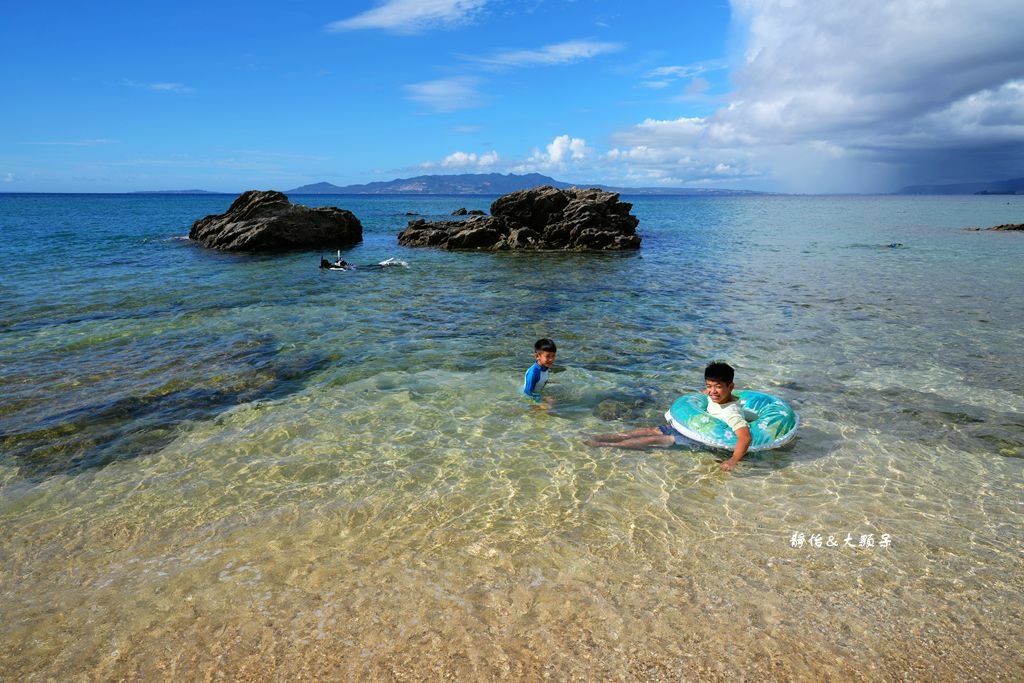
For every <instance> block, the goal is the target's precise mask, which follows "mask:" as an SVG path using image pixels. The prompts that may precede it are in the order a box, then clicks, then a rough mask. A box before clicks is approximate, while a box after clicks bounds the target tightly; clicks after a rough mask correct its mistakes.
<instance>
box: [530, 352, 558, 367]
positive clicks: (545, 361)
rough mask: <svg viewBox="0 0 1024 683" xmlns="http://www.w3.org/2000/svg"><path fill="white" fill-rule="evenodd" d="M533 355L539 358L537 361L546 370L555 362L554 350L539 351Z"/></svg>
mask: <svg viewBox="0 0 1024 683" xmlns="http://www.w3.org/2000/svg"><path fill="white" fill-rule="evenodd" d="M533 357H534V358H536V359H537V363H538V364H539V365H540V366H541V367H542V368H544V369H545V370H550V369H551V366H552V365H554V364H555V352H554V351H537V352H535V353H534V354H533Z"/></svg>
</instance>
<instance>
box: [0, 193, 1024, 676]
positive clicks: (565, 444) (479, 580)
mask: <svg viewBox="0 0 1024 683" xmlns="http://www.w3.org/2000/svg"><path fill="white" fill-rule="evenodd" d="M232 199H233V197H228V196H147V195H0V238H2V239H0V266H2V268H0V310H2V311H3V316H2V320H0V387H2V402H0V614H2V618H0V664H2V669H0V670H3V671H4V672H5V673H4V675H9V676H11V679H12V680H48V679H50V678H54V679H65V680H66V679H77V678H88V679H92V678H95V679H124V678H140V679H144V680H152V679H167V680H169V679H197V678H204V677H211V676H214V675H216V674H217V673H220V674H221V675H225V676H227V677H228V678H251V679H256V680H280V679H282V678H299V677H304V676H321V677H357V678H385V679H389V678H395V679H397V678H413V679H427V678H436V677H439V676H448V677H452V678H457V679H461V680H472V679H495V678H501V677H515V678H520V679H540V678H544V677H551V678H555V679H569V678H589V679H616V680H617V679H628V680H632V679H658V678H662V679H668V680H674V679H682V680H692V679H694V678H700V679H720V680H736V679H738V678H747V679H750V680H773V679H774V680H788V679H793V678H802V679H823V678H827V677H832V678H834V679H837V680H878V679H883V680H885V679H888V680H950V679H963V678H970V677H978V678H982V679H986V680H999V679H1006V680H1011V679H1013V678H1015V677H1016V676H1018V675H1019V672H1020V671H1021V667H1022V666H1024V654H1022V652H1021V649H1020V648H1021V646H1020V643H1021V642H1024V640H1022V636H1024V627H1022V626H1024V622H1022V617H1021V616H1020V615H1021V612H1022V610H1021V595H1022V590H1024V572H1022V570H1021V553H1022V546H1024V538H1022V536H1024V535H1022V533H1021V531H1020V528H1021V525H1020V515H1021V513H1022V512H1024V503H1022V500H1024V466H1022V463H1024V458H1022V455H1024V452H1022V451H1024V417H1022V414H1024V388H1022V387H1024V364H1022V363H1020V362H1019V360H1018V359H1017V353H1018V349H1019V348H1020V347H1021V343H1022V323H1021V321H1024V296H1022V295H1024V284H1022V278H1021V273H1022V266H1021V262H1022V257H1024V236H1022V235H1020V234H1007V233H985V232H980V233H978V232H966V231H964V230H963V228H966V227H971V226H979V227H988V226H991V225H996V224H1000V223H1008V222H1017V223H1019V222H1022V220H1024V197H773V196H766V197H739V198H724V197H723V198H690V197H686V198H679V197H674V198H646V197H634V198H627V199H628V200H630V201H633V202H634V214H635V215H636V216H637V217H638V218H639V219H640V228H639V230H640V232H641V234H642V236H643V247H642V248H641V250H640V251H639V253H630V254H491V253H446V252H441V251H434V250H419V249H417V250H413V249H405V248H401V247H398V246H397V241H396V238H395V236H396V234H397V233H398V232H399V231H400V230H401V229H402V228H403V227H404V226H405V224H406V222H407V221H408V220H409V219H410V216H408V215H406V214H407V213H416V214H420V215H423V216H425V217H427V218H442V217H445V216H447V215H448V214H450V213H451V211H453V210H454V209H456V208H459V207H462V206H465V207H467V208H470V209H474V208H479V209H487V208H488V206H489V204H490V201H491V200H492V199H493V198H477V197H472V198H467V197H355V196H352V197H312V196H311V197H300V196H296V197H292V200H293V201H297V202H301V203H306V204H309V205H325V204H331V205H337V206H341V207H342V208H346V209H349V210H351V211H353V212H354V213H355V214H356V215H357V216H359V217H360V219H361V220H362V222H363V225H364V230H365V234H364V240H363V242H362V244H360V245H359V246H357V247H355V248H353V249H351V250H348V251H346V252H344V253H343V256H344V258H346V259H347V260H348V261H350V262H352V263H356V264H371V263H376V262H378V261H381V260H383V259H385V258H389V257H396V258H398V259H401V260H403V261H406V262H408V266H409V267H408V268H389V269H384V270H374V269H369V268H367V269H363V270H357V271H354V272H321V271H320V270H319V269H318V268H317V264H318V262H319V258H320V256H321V254H320V253H319V252H315V251H309V252H298V253H291V254H284V255H275V256H248V255H231V254H221V253H216V252H211V251H207V250H204V249H201V248H198V247H196V246H194V245H192V244H191V243H189V242H188V241H187V240H186V239H183V238H184V236H186V235H187V233H188V230H189V227H190V225H191V223H192V221H194V220H196V219H198V218H200V217H202V216H205V215H207V214H210V213H220V212H222V211H223V210H224V209H226V207H227V206H228V205H229V204H230V202H231V200H232ZM890 245H899V246H890ZM541 336H550V337H553V338H554V339H555V340H556V341H557V342H558V344H559V353H558V360H557V363H556V373H555V375H554V378H553V381H552V383H551V384H550V385H549V390H550V392H549V393H550V394H551V395H552V396H553V397H554V398H555V399H556V403H555V408H554V409H553V410H551V411H546V412H545V411H537V410H531V409H529V407H528V406H526V405H525V404H524V403H523V402H522V401H521V400H520V399H519V398H518V397H517V395H516V392H517V388H518V386H519V383H520V382H521V379H522V375H523V373H524V372H525V370H526V368H527V367H528V366H529V365H530V363H531V362H532V355H531V352H532V344H533V341H534V340H535V339H536V338H538V337H541ZM716 358H717V359H725V360H728V361H729V362H731V363H732V364H733V365H734V366H736V368H737V371H738V379H737V384H738V386H740V387H741V388H750V389H757V390H761V391H767V392H769V393H773V394H777V395H779V396H782V397H783V398H785V399H786V400H788V401H790V402H791V403H792V404H793V405H794V406H795V407H796V408H797V410H798V411H799V412H800V416H801V428H800V433H799V436H798V438H797V439H796V440H795V441H794V442H793V443H792V444H790V445H789V446H787V447H785V448H783V449H780V450H777V451H771V452H769V453H765V454H760V455H756V456H750V457H748V458H747V459H746V460H745V461H744V463H743V464H742V465H741V466H740V467H739V468H738V469H737V471H736V472H734V473H732V474H726V473H721V472H719V471H718V469H717V460H716V457H717V455H716V454H715V453H711V452H703V451H698V452H688V451H681V450H653V451H646V452H644V451H640V452H631V451H616V450H610V449H596V450H595V449H591V448H588V447H587V446H586V445H585V444H584V441H585V439H586V437H587V436H588V435H590V434H593V433H597V432H609V431H617V430H621V429H626V428H632V427H636V426H644V425H649V424H658V423H660V422H661V420H662V417H661V416H662V415H663V413H664V412H665V409H666V408H667V407H668V405H669V404H670V403H671V402H672V400H673V399H674V398H675V397H676V396H678V395H680V394H682V393H686V392H689V391H692V390H695V389H698V388H700V386H701V384H702V380H701V370H702V368H703V366H704V365H705V364H706V363H707V361H709V360H711V359H716Z"/></svg>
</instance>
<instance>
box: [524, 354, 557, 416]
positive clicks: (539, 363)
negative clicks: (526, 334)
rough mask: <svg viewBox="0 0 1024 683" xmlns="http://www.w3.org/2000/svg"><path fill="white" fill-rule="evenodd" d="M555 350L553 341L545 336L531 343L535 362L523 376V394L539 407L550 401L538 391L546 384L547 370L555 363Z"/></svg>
mask: <svg viewBox="0 0 1024 683" xmlns="http://www.w3.org/2000/svg"><path fill="white" fill-rule="evenodd" d="M557 351H558V349H557V348H556V347H555V342H553V341H551V340H550V339H548V338H546V337H545V338H543V339H538V340H537V343H536V344H534V345H533V357H534V359H535V362H534V364H533V365H531V366H530V369H529V370H527V371H526V376H525V377H524V378H523V389H522V391H523V395H524V396H526V397H527V398H530V399H532V400H533V401H534V402H535V403H537V404H539V406H540V407H541V408H547V407H548V404H550V403H551V399H550V398H542V397H541V395H540V391H541V389H543V388H544V385H545V384H547V381H548V371H549V370H551V366H552V365H554V364H555V353H556V352H557Z"/></svg>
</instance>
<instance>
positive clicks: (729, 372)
mask: <svg viewBox="0 0 1024 683" xmlns="http://www.w3.org/2000/svg"><path fill="white" fill-rule="evenodd" d="M735 375H736V371H735V370H733V369H732V366H731V365H729V364H728V363H723V362H722V361H720V360H716V361H713V362H711V363H708V366H707V367H706V368H704V381H707V380H711V381H712V382H724V383H725V384H732V378H733V377H735Z"/></svg>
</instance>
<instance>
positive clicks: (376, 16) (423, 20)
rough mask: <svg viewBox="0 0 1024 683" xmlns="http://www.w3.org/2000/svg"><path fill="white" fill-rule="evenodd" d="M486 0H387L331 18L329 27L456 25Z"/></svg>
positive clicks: (398, 28) (396, 28)
mask: <svg viewBox="0 0 1024 683" xmlns="http://www.w3.org/2000/svg"><path fill="white" fill-rule="evenodd" d="M486 4H487V0H387V1H386V2H384V3H383V4H381V5H378V6H377V7H375V8H373V9H371V10H368V11H366V12H363V13H362V14H358V15H356V16H354V17H352V18H351V19H343V20H341V21H335V22H333V23H331V24H329V25H328V26H327V28H328V30H330V31H351V30H356V29H388V30H392V31H399V32H405V33H415V32H418V31H422V30H425V29H427V28H433V27H436V26H446V27H450V26H456V25H459V24H464V23H467V22H469V21H470V20H472V18H473V17H474V16H475V15H476V14H477V13H478V12H479V11H480V10H482V9H483V8H484V6H485V5H486Z"/></svg>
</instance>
